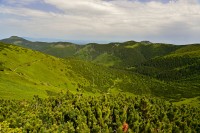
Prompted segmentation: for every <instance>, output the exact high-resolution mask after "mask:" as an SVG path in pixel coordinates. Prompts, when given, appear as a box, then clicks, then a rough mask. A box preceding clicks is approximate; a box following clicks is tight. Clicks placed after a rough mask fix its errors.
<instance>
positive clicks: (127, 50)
mask: <svg viewBox="0 0 200 133" xmlns="http://www.w3.org/2000/svg"><path fill="white" fill-rule="evenodd" d="M0 41H1V42H4V43H10V44H15V45H18V46H22V47H25V48H30V49H33V50H37V51H40V52H43V53H46V54H50V55H53V56H56V57H60V58H66V57H75V58H79V59H82V60H87V61H92V62H94V63H97V64H101V65H105V66H111V67H117V68H129V67H133V66H135V65H138V64H140V63H143V62H145V61H146V60H148V59H151V58H154V57H156V56H163V55H166V54H169V53H171V52H174V51H175V50H177V49H178V48H181V47H182V46H176V45H171V44H165V45H163V44H159V43H156V44H154V43H151V42H149V41H142V42H135V41H128V42H124V43H118V42H116V43H109V44H101V45H99V44H96V43H89V44H86V45H78V44H73V43H69V42H52V43H47V42H31V41H28V40H26V39H23V38H20V37H17V36H12V37H10V38H7V39H3V40H0ZM110 61H111V62H110Z"/></svg>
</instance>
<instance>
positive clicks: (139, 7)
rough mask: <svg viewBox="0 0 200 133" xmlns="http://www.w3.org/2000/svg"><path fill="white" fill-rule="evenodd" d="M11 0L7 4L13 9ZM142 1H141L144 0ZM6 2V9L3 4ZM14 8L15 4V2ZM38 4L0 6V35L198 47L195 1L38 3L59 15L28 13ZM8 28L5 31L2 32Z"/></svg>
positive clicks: (23, 0) (25, 1)
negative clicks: (190, 44) (154, 42)
mask: <svg viewBox="0 0 200 133" xmlns="http://www.w3.org/2000/svg"><path fill="white" fill-rule="evenodd" d="M13 1H14V0H9V1H8V2H9V3H13ZM143 1H144V0H143ZM8 2H7V3H8ZM14 2H16V1H14ZM33 2H37V1H34V0H19V1H18V3H21V6H20V7H16V6H12V5H7V4H6V3H4V4H3V5H0V24H1V25H0V28H1V29H4V32H2V33H1V34H0V35H1V36H5V35H13V34H12V30H11V29H12V28H10V27H15V28H14V29H15V30H17V31H18V32H16V31H14V33H17V34H19V35H22V36H30V37H36V38H37V37H40V38H41V37H44V38H60V39H70V40H71V39H77V40H81V39H83V40H92V41H93V40H110V41H125V40H130V39H132V40H147V39H148V40H150V41H159V42H161V41H164V42H171V43H190V42H200V38H199V37H197V34H200V26H199V23H200V12H199V11H200V4H199V1H198V0H171V1H170V2H167V3H166V1H165V2H161V1H150V2H142V1H140V0H132V1H131V0H111V1H110V0H109V1H106V0H84V1H83V0H75V1H71V0H56V1H55V0H43V1H40V2H42V3H43V4H48V5H51V6H53V7H54V8H56V9H58V10H60V12H54V11H53V10H52V11H43V10H38V9H30V8H28V7H27V6H26V5H29V4H30V3H33ZM6 28H9V29H10V30H8V31H7V30H6Z"/></svg>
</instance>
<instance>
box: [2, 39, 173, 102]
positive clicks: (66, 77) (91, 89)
mask: <svg viewBox="0 0 200 133" xmlns="http://www.w3.org/2000/svg"><path fill="white" fill-rule="evenodd" d="M0 60H1V63H0V66H1V67H0V97H1V98H6V99H12V98H14V99H23V98H25V99H30V98H32V97H33V95H39V96H40V97H47V96H48V95H54V94H55V93H57V92H60V91H66V90H67V89H69V90H71V91H72V92H77V90H78V91H80V92H84V91H85V92H87V94H90V93H91V94H98V93H103V92H105V93H109V92H113V93H114V92H120V91H123V92H127V93H133V94H152V95H157V96H158V92H157V91H156V89H157V90H158V88H159V87H161V86H162V87H165V86H166V87H167V86H169V85H167V84H165V83H162V82H159V81H158V80H154V79H151V78H148V77H145V76H142V75H139V74H136V73H132V72H131V73H130V72H127V71H124V70H117V69H111V68H107V67H103V66H100V65H96V64H92V63H89V62H84V61H81V60H75V59H66V60H64V59H60V58H56V57H53V56H49V55H45V54H42V53H40V52H37V51H33V50H30V49H26V48H22V47H18V46H15V45H9V44H4V43H0ZM154 90H155V91H154ZM159 91H162V90H159ZM170 97H171V96H170ZM168 98H169V97H168Z"/></svg>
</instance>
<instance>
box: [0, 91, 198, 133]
mask: <svg viewBox="0 0 200 133" xmlns="http://www.w3.org/2000/svg"><path fill="white" fill-rule="evenodd" d="M0 102H1V104H0V125H1V126H0V132H1V133H10V132H12V133H22V132H28V133H38V132H39V133H49V132H52V133H54V132H55V133H89V132H92V133H123V132H127V133H170V132H172V133H199V132H200V121H199V120H200V115H199V114H200V109H199V108H195V107H191V106H189V105H182V106H175V105H173V104H172V103H169V102H166V101H164V100H161V99H156V98H151V97H145V96H136V97H130V96H127V95H125V94H123V93H121V94H117V95H112V94H102V95H101V96H84V94H82V93H77V94H72V93H70V92H69V91H68V92H67V93H60V94H58V95H57V96H54V97H49V98H46V99H42V98H40V97H38V96H34V98H33V100H31V101H27V100H20V101H17V100H1V101H0Z"/></svg>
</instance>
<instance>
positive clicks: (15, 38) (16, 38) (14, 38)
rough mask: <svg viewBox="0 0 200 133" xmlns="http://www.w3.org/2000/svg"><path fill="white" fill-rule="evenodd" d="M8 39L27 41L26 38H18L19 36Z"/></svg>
mask: <svg viewBox="0 0 200 133" xmlns="http://www.w3.org/2000/svg"><path fill="white" fill-rule="evenodd" d="M8 39H13V40H25V39H24V38H22V37H18V36H11V37H9V38H8Z"/></svg>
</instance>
